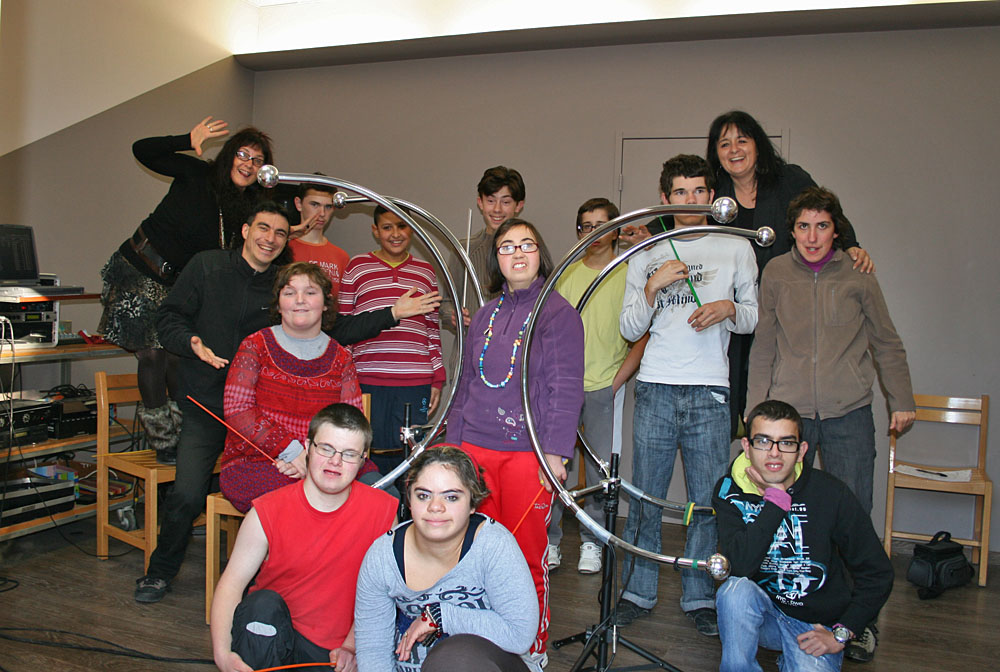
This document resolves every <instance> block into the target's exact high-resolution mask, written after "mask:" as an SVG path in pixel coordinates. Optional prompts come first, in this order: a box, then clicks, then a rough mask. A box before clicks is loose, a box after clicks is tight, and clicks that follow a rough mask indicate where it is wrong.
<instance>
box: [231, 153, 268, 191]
mask: <svg viewBox="0 0 1000 672" xmlns="http://www.w3.org/2000/svg"><path fill="white" fill-rule="evenodd" d="M236 154H237V155H236V156H234V157H233V167H232V169H231V170H230V171H229V179H231V180H232V181H233V184H235V185H236V187H237V188H239V189H246V188H247V187H249V186H250V185H251V184H253V183H254V182H256V181H257V168H258V167H259V166H257V165H254V161H256V162H258V163H259V164H260V165H261V166H262V165H264V152H263V150H261V148H260V147H258V146H257V145H245V146H243V147H240V148H239V149H238V150H236ZM239 154H244V155H247V156H249V157H250V158H249V159H241V158H240V157H239Z"/></svg>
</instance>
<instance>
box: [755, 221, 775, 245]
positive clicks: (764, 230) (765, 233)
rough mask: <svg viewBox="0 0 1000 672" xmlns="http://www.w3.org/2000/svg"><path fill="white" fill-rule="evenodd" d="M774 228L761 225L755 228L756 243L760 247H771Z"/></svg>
mask: <svg viewBox="0 0 1000 672" xmlns="http://www.w3.org/2000/svg"><path fill="white" fill-rule="evenodd" d="M774 238H775V236H774V229H772V228H771V227H770V226H762V227H760V228H759V229H757V244H758V245H760V246H761V247H771V246H772V245H774Z"/></svg>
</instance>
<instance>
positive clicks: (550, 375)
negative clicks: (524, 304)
mask: <svg viewBox="0 0 1000 672" xmlns="http://www.w3.org/2000/svg"><path fill="white" fill-rule="evenodd" d="M549 305H551V306H552V309H550V310H546V311H545V315H544V319H543V320H542V322H540V323H539V325H538V327H539V329H540V332H539V334H538V339H539V344H540V346H541V347H540V349H539V352H538V353H537V355H536V353H535V352H532V363H533V364H534V363H535V362H538V363H539V364H540V366H539V364H534V366H532V368H533V369H534V368H535V367H536V366H538V367H539V368H538V369H536V371H538V373H539V374H540V375H537V376H535V381H537V382H536V383H535V386H536V389H539V391H542V390H544V393H543V396H544V399H543V400H542V401H541V403H540V405H538V406H536V407H535V409H534V410H535V415H536V417H537V422H538V425H539V427H538V430H539V437H540V438H541V440H542V449H543V450H544V451H545V452H546V453H551V454H554V455H562V456H563V457H565V458H572V457H573V455H574V454H575V450H576V430H577V427H579V425H580V411H581V410H582V409H583V321H582V320H581V319H580V314H579V313H578V312H576V309H575V308H573V307H572V306H571V305H569V303H568V302H567V301H566V300H565V299H563V298H562V297H561V296H559V295H558V294H553V295H552V296H550V298H549ZM533 373H534V372H533Z"/></svg>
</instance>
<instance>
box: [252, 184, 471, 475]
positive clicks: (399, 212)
mask: <svg viewBox="0 0 1000 672" xmlns="http://www.w3.org/2000/svg"><path fill="white" fill-rule="evenodd" d="M257 181H258V182H259V183H260V184H261V185H263V186H265V187H268V188H270V187H273V186H275V185H276V184H278V183H279V182H280V183H283V184H304V183H307V184H323V185H326V186H330V187H334V188H337V189H344V190H347V191H351V192H354V193H356V194H360V195H361V196H360V197H346V198H345V197H343V196H341V195H339V194H338V195H337V196H338V197H335V199H334V202H335V205H337V207H343V206H344V205H346V204H347V203H349V202H350V203H363V202H374V203H378V204H379V205H381V206H382V207H383V208H385V209H386V210H388V211H389V212H391V213H393V214H394V215H396V216H397V217H399V218H400V219H402V220H403V221H404V222H406V223H407V224H409V225H410V227H411V228H412V229H413V230H414V231H415V232H416V234H417V237H418V238H420V240H421V242H423V243H424V245H426V246H427V249H428V250H430V253H431V255H432V256H433V257H434V259H435V261H437V263H438V265H439V266H440V267H441V269H442V271H443V272H444V279H445V283H446V285H447V290H448V293H449V294H450V295H451V296H452V298H453V299H454V301H455V305H456V306H458V302H459V297H458V292H457V291H456V289H455V279H454V278H452V276H451V271H450V270H449V268H448V264H447V262H446V260H445V259H444V257H443V255H442V254H441V251H440V250H439V249H438V246H437V244H436V243H435V242H434V240H433V239H432V238H431V237H430V236H429V235H427V232H426V231H424V228H423V227H422V226H421V225H420V224H419V223H417V221H416V220H415V219H414V218H413V216H412V213H415V214H417V215H419V216H420V217H421V219H423V220H424V221H426V222H427V223H428V224H430V225H431V226H432V227H434V229H436V230H437V232H438V233H440V234H441V235H442V236H443V237H444V239H445V240H446V241H447V242H448V244H449V245H450V246H451V247H452V248H453V249H454V251H455V253H456V255H457V256H458V258H459V259H460V260H461V262H462V264H463V266H464V268H465V271H466V273H468V274H469V275H470V276H471V280H472V282H471V285H472V288H473V291H474V292H475V294H476V297H477V298H478V300H479V303H480V304H482V302H483V290H482V288H481V287H480V286H479V279H478V278H477V277H476V273H475V271H474V270H473V266H472V261H471V260H470V259H469V256H468V255H467V254H466V253H465V250H464V249H463V248H462V245H461V244H460V243H459V242H458V238H456V237H455V234H453V233H452V232H451V231H450V230H449V229H448V227H447V226H445V225H444V224H443V223H442V222H441V220H440V219H438V218H437V217H435V216H434V215H432V214H431V213H429V212H428V211H427V210H424V209H423V208H421V207H420V206H417V205H414V204H413V203H409V202H407V201H404V200H402V199H400V198H392V197H389V196H383V195H381V194H379V193H376V192H375V191H372V190H371V189H368V188H366V187H363V186H361V185H359V184H354V183H353V182H348V181H346V180H342V179H339V178H335V177H328V176H326V175H314V174H306V173H281V172H279V171H278V169H277V168H276V167H275V166H272V165H266V166H261V168H260V169H259V170H258V171H257ZM460 314H461V312H460V308H459V309H458V310H456V315H460ZM455 335H456V347H457V348H458V352H459V353H461V352H463V349H464V347H465V333H464V331H463V330H462V329H461V328H457V329H455ZM463 360H464V358H463V357H461V356H459V357H458V363H457V368H456V370H455V372H454V375H453V376H451V382H450V384H449V389H448V399H447V402H446V403H445V404H444V405H443V406H442V407H441V412H440V414H439V415H438V419H437V420H436V421H435V422H433V423H431V424H429V425H427V426H425V427H422V428H420V429H421V430H424V435H423V438H422V439H420V440H415V438H414V432H413V431H412V429H411V428H405V429H404V435H405V437H406V441H407V444H408V445H410V447H411V450H410V454H409V456H407V458H406V459H405V460H403V462H402V463H401V464H399V465H398V466H397V467H396V468H395V469H393V470H392V471H390V472H389V473H388V474H386V475H385V476H383V477H382V478H381V479H379V480H378V481H377V482H376V483H375V484H374V485H373V486H372V487H375V488H386V487H388V486H389V485H391V484H392V482H393V481H395V480H396V478H397V477H398V476H399V475H400V474H402V473H403V472H405V471H406V470H407V469H409V468H410V463H411V462H412V461H413V460H414V459H416V457H417V456H418V455H420V453H422V452H424V450H425V449H426V448H427V446H428V445H430V443H431V442H432V441H433V440H434V439H435V438H437V437H438V436H439V435H440V434H441V432H442V427H443V426H444V422H445V418H447V417H448V413H449V412H450V411H451V407H452V404H453V403H454V401H455V390H456V389H457V388H458V381H459V378H460V377H461V375H462V362H463Z"/></svg>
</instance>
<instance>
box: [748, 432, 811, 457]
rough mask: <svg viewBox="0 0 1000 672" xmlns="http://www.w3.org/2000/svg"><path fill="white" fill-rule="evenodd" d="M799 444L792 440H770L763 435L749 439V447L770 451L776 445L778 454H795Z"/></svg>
mask: <svg viewBox="0 0 1000 672" xmlns="http://www.w3.org/2000/svg"><path fill="white" fill-rule="evenodd" d="M800 443H802V442H801V441H795V440H793V439H772V438H771V437H770V436H764V435H763V434H758V435H757V436H755V437H753V438H752V439H750V445H751V446H753V447H754V448H756V449H757V450H771V446H773V445H775V444H777V445H778V452H780V453H797V452H798V451H799V444H800Z"/></svg>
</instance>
